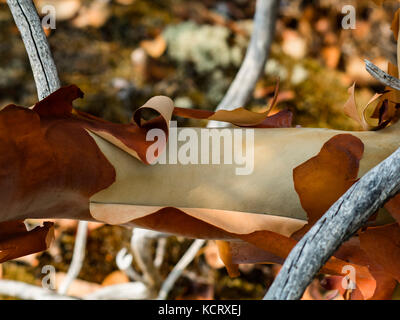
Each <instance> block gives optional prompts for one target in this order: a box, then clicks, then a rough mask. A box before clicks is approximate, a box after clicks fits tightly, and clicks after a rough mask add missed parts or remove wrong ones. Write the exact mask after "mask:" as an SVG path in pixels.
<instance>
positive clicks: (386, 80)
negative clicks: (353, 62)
mask: <svg viewBox="0 0 400 320" xmlns="http://www.w3.org/2000/svg"><path fill="white" fill-rule="evenodd" d="M364 61H365V68H366V69H367V71H368V72H369V74H370V75H372V76H373V77H374V78H376V79H378V80H379V81H380V82H382V83H383V84H385V85H387V86H389V87H391V88H393V89H396V90H400V80H399V79H397V78H395V77H392V76H391V75H389V74H387V73H386V72H385V71H383V70H381V69H379V68H378V67H377V66H376V65H374V64H373V63H372V62H371V61H368V60H364Z"/></svg>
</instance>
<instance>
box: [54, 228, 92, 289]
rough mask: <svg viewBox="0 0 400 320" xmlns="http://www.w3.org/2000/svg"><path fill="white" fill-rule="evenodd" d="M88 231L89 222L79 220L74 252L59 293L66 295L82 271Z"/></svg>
mask: <svg viewBox="0 0 400 320" xmlns="http://www.w3.org/2000/svg"><path fill="white" fill-rule="evenodd" d="M87 232H88V222H87V221H79V224H78V230H77V232H76V237H75V246H74V252H73V254H72V261H71V264H70V266H69V268H68V272H67V275H66V276H65V279H64V281H63V282H62V283H61V285H60V288H59V289H58V293H59V294H61V295H65V294H66V293H67V291H68V288H69V287H70V285H71V284H72V282H73V281H74V280H75V279H76V278H77V277H78V275H79V272H81V269H82V266H83V261H84V259H85V250H86V240H87Z"/></svg>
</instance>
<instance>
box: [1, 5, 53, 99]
mask: <svg viewBox="0 0 400 320" xmlns="http://www.w3.org/2000/svg"><path fill="white" fill-rule="evenodd" d="M7 3H8V6H9V7H10V10H11V13H12V15H13V17H14V20H15V24H16V25H17V27H18V29H19V31H20V33H21V36H22V40H23V42H24V44H25V48H26V52H27V53H28V57H29V61H30V63H31V67H32V72H33V77H34V78H35V83H36V88H37V92H38V97H39V100H42V99H43V98H45V97H47V96H48V95H49V94H51V93H52V92H54V91H56V90H57V89H58V88H60V80H59V78H58V74H57V68H56V65H55V63H54V60H53V57H52V55H51V51H50V47H49V44H48V42H47V39H46V35H45V34H44V32H43V29H42V24H41V22H40V19H39V16H38V13H37V11H36V8H35V6H34V4H33V2H32V1H31V0H7Z"/></svg>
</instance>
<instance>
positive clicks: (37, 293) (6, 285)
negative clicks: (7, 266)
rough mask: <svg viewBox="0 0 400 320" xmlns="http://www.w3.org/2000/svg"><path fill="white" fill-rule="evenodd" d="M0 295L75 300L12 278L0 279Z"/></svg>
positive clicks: (27, 298)
mask: <svg viewBox="0 0 400 320" xmlns="http://www.w3.org/2000/svg"><path fill="white" fill-rule="evenodd" d="M0 295H5V296H10V297H15V298H20V299H23V300H75V298H71V297H68V296H64V295H60V294H57V293H55V292H54V291H51V290H49V289H44V288H41V287H38V286H34V285H31V284H27V283H24V282H21V281H13V280H1V281H0Z"/></svg>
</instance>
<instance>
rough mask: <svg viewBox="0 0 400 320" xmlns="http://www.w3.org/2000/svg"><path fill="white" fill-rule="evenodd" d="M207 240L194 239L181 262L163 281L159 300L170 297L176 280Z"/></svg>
mask: <svg viewBox="0 0 400 320" xmlns="http://www.w3.org/2000/svg"><path fill="white" fill-rule="evenodd" d="M204 243H205V240H202V239H197V240H195V241H193V243H192V245H191V246H190V247H189V249H188V250H187V251H186V252H185V254H184V255H183V256H182V258H181V259H180V260H179V262H178V263H177V264H176V265H175V267H174V268H173V269H172V271H171V272H170V273H169V274H168V277H167V278H166V279H165V281H164V282H163V284H162V286H161V289H160V292H159V293H158V297H157V300H165V299H166V298H167V297H168V293H169V292H170V291H171V289H172V287H173V286H174V284H175V282H176V280H178V279H179V277H180V276H181V274H182V272H183V271H184V270H185V269H186V267H187V266H188V265H189V264H190V263H191V262H192V261H193V259H194V258H195V257H196V255H197V253H198V252H199V250H200V248H201V247H202V246H203V245H204Z"/></svg>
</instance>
